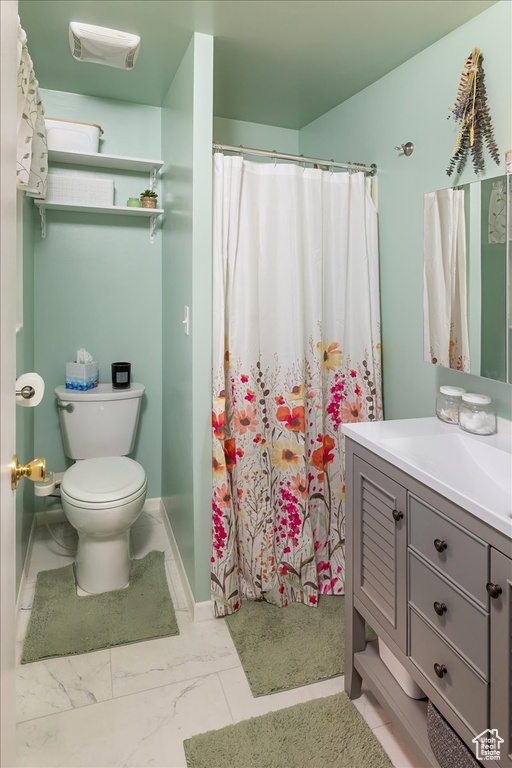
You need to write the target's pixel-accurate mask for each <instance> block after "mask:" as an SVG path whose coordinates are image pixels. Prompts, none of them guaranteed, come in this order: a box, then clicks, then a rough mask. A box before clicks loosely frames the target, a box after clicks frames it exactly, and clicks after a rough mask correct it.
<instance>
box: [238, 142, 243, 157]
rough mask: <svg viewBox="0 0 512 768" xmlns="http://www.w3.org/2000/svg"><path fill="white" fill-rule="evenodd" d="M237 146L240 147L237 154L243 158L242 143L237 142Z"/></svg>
mask: <svg viewBox="0 0 512 768" xmlns="http://www.w3.org/2000/svg"><path fill="white" fill-rule="evenodd" d="M238 146H239V147H240V149H239V150H238V154H239V155H240V157H241V158H242V160H244V147H243V144H239V145H238Z"/></svg>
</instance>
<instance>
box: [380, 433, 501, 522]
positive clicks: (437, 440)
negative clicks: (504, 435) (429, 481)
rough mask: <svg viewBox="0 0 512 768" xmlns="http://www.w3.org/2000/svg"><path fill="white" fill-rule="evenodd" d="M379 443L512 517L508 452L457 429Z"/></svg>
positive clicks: (471, 496) (480, 503)
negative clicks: (456, 431) (456, 430)
mask: <svg viewBox="0 0 512 768" xmlns="http://www.w3.org/2000/svg"><path fill="white" fill-rule="evenodd" d="M382 444H383V445H384V446H386V447H387V448H388V449H389V450H390V451H391V452H392V453H394V454H396V455H399V456H401V457H402V458H404V459H406V460H408V461H409V462H410V463H411V464H413V465H415V466H416V467H418V468H420V469H422V470H423V471H424V472H427V473H428V474H430V475H432V476H433V477H435V478H437V479H438V480H441V481H442V482H443V483H445V484H447V485H451V486H453V487H454V488H456V489H457V490H458V491H459V493H460V494H461V495H462V496H465V497H466V498H467V499H469V500H472V501H474V502H476V503H478V504H479V505H481V506H482V507H484V508H485V509H487V510H488V511H489V512H490V513H491V514H494V515H498V516H500V517H505V518H506V519H509V520H511V519H512V454H510V453H509V452H508V451H506V450H504V449H501V448H496V447H494V446H492V445H488V444H486V443H485V442H484V438H480V439H479V440H475V439H474V438H473V437H472V436H470V435H465V434H464V433H462V432H460V431H459V432H458V433H456V434H451V435H450V434H441V435H429V436H422V437H403V438H401V437H395V438H391V439H388V440H386V439H384V440H382Z"/></svg>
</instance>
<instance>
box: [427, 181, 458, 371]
mask: <svg viewBox="0 0 512 768" xmlns="http://www.w3.org/2000/svg"><path fill="white" fill-rule="evenodd" d="M423 252H424V254H425V257H424V271H423V287H424V290H423V296H424V306H423V351H424V359H425V360H428V361H430V362H432V363H436V364H437V365H442V366H444V367H446V368H455V369H456V370H458V371H465V372H466V373H469V370H470V356H469V331H468V312H467V279H466V220H465V214H464V190H463V189H441V190H437V191H436V192H428V193H427V194H426V195H425V196H424V200H423Z"/></svg>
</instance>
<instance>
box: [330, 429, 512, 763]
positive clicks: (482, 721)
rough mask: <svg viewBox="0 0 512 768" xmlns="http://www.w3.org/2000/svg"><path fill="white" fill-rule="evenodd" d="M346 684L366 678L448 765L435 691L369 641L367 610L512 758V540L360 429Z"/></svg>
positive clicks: (468, 736) (453, 706) (403, 657)
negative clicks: (409, 689)
mask: <svg viewBox="0 0 512 768" xmlns="http://www.w3.org/2000/svg"><path fill="white" fill-rule="evenodd" d="M346 469H347V475H346V486H347V509H346V541H347V544H346V558H347V563H346V598H345V602H346V632H347V637H346V663H345V668H346V670H345V689H346V690H347V692H348V694H349V695H350V696H351V698H357V697H358V696H359V694H360V686H361V680H362V679H365V681H366V682H367V684H368V685H369V687H370V688H371V689H372V690H373V692H374V693H375V695H376V696H377V698H378V699H379V701H380V703H381V704H382V706H384V708H385V709H387V710H388V712H389V714H390V715H391V716H392V717H393V719H394V720H395V721H396V724H397V726H399V727H400V728H401V729H402V730H403V732H404V735H405V736H406V737H407V738H408V740H409V741H410V743H411V744H412V746H414V747H416V748H417V751H418V752H419V754H420V755H421V757H422V758H423V760H424V763H425V765H432V766H438V763H437V761H436V758H435V757H434V755H433V753H432V751H431V749H430V745H429V741H428V735H427V726H426V700H423V701H416V700H414V699H410V698H409V697H408V696H407V695H406V694H405V693H404V692H403V691H402V689H401V688H400V686H399V685H398V683H397V682H396V680H395V679H394V678H393V677H392V675H391V674H390V673H389V671H388V670H387V668H386V667H385V666H384V664H383V662H382V661H381V659H380V657H379V655H378V651H377V649H376V648H375V647H374V646H375V644H372V643H369V644H366V641H365V637H364V622H365V621H367V622H368V623H369V624H370V625H371V626H372V627H373V629H374V630H375V632H376V633H377V634H378V635H379V637H381V638H382V640H383V641H384V642H385V643H386V645H387V646H388V647H389V648H390V649H391V650H392V652H393V653H394V655H395V656H396V657H397V659H398V660H399V661H400V662H401V663H402V665H403V666H404V667H405V668H406V670H407V671H408V672H409V674H410V675H411V676H412V677H413V679H414V680H415V682H416V683H417V684H418V685H419V686H420V688H421V689H422V690H423V691H424V692H425V694H426V696H427V697H428V698H429V699H431V701H432V703H433V704H434V705H435V706H436V707H437V709H438V710H439V711H440V712H441V714H442V715H443V716H444V718H445V719H446V720H447V721H448V722H449V723H450V725H451V726H452V728H453V729H454V730H455V731H456V732H457V733H458V735H459V736H460V738H461V739H462V740H463V741H464V742H465V743H466V745H467V746H468V747H469V749H470V750H471V751H473V753H474V754H476V744H475V743H473V741H472V740H473V738H475V737H476V736H478V735H479V734H480V733H482V732H483V731H486V729H489V730H491V731H492V730H493V729H497V731H498V734H499V737H500V738H501V739H503V740H504V741H503V743H502V744H501V745H500V760H499V762H497V761H492V760H486V761H485V763H484V764H485V765H486V766H496V767H497V766H498V765H499V766H508V767H509V768H511V766H512V755H511V753H512V741H511V740H512V736H511V712H512V710H511V701H512V672H511V668H512V616H511V612H512V559H511V558H510V557H509V555H512V541H511V539H510V538H508V537H507V536H505V535H504V534H502V533H500V532H499V531H497V530H495V529H493V528H492V527H491V526H489V525H487V524H486V523H484V522H482V521H481V520H479V519H477V518H476V517H475V516H474V515H471V514H470V513H469V512H467V511H465V510H464V509H463V508H461V507H460V506H458V505H456V504H454V503H452V502H451V501H449V500H448V499H446V498H445V497H444V496H442V495H441V494H439V493H437V492H435V491H433V490H432V489H431V488H428V487H426V486H424V485H422V484H421V483H420V482H419V481H418V480H416V479H415V478H413V477H412V476H410V475H408V474H407V473H406V472H405V471H402V470H400V469H398V468H397V467H395V466H394V465H392V464H389V463H388V462H386V461H385V460H384V459H382V458H381V457H380V456H378V455H376V454H373V453H372V452H371V451H370V450H368V449H367V448H365V447H363V446H361V445H359V444H358V443H356V442H355V441H353V440H350V439H348V440H347V452H346Z"/></svg>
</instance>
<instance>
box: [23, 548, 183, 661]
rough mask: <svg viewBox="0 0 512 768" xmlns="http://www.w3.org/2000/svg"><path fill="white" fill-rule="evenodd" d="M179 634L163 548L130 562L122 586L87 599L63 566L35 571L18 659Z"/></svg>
mask: <svg viewBox="0 0 512 768" xmlns="http://www.w3.org/2000/svg"><path fill="white" fill-rule="evenodd" d="M178 634H179V629H178V623H177V621H176V615H175V613H174V607H173V604H172V600H171V596H170V594H169V588H168V586H167V579H166V576H165V562H164V553H163V552H156V551H155V552H150V553H149V554H148V555H146V556H145V557H143V558H142V559H141V560H134V561H133V563H132V571H131V578H130V586H129V587H127V588H126V589H117V590H115V591H113V592H102V593H101V594H99V595H87V596H86V597H78V595H77V594H76V582H75V574H74V566H73V565H66V566H65V567H64V568H57V569H55V570H52V571H41V572H40V573H38V575H37V582H36V592H35V596H34V604H33V607H32V613H31V616H30V621H29V625H28V629H27V635H26V638H25V644H24V647H23V655H22V659H21V663H22V664H27V663H28V662H30V661H38V660H40V659H49V658H52V657H54V656H69V655H71V654H76V653H87V652H89V651H98V650H100V649H101V648H111V647H112V646H115V645H125V644H127V643H136V642H139V641H140V640H152V639H153V638H155V637H164V636H166V635H178Z"/></svg>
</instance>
